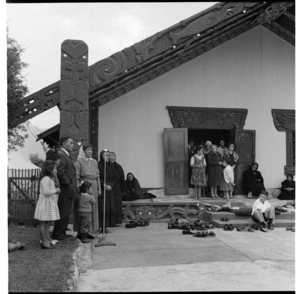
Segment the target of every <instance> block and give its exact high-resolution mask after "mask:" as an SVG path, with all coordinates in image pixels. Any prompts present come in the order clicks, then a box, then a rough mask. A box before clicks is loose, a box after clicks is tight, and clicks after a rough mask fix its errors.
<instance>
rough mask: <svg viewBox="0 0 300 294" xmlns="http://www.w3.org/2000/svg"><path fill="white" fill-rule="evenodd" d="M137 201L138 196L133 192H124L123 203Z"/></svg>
mask: <svg viewBox="0 0 300 294" xmlns="http://www.w3.org/2000/svg"><path fill="white" fill-rule="evenodd" d="M138 199H140V197H139V195H138V194H137V193H135V192H133V191H131V192H126V193H125V195H124V197H123V200H124V201H134V200H138Z"/></svg>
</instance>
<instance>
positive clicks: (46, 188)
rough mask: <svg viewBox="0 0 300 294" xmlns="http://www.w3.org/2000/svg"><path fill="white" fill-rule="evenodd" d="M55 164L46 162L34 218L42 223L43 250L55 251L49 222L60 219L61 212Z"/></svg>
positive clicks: (42, 172)
mask: <svg viewBox="0 0 300 294" xmlns="http://www.w3.org/2000/svg"><path fill="white" fill-rule="evenodd" d="M54 165H55V162H54V161H52V160H46V161H45V163H44V166H43V169H42V171H41V182H40V195H39V200H38V202H37V205H36V208H35V213H34V218H35V219H38V220H39V221H40V234H41V240H42V243H41V244H40V245H41V248H42V249H53V248H55V247H54V246H53V244H54V242H53V240H52V239H51V238H50V235H49V222H50V221H55V220H58V219H59V211H58V206H57V200H56V199H57V193H59V192H60V189H59V188H55V184H54V175H53V169H54Z"/></svg>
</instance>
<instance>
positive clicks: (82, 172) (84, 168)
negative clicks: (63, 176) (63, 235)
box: [73, 144, 101, 233]
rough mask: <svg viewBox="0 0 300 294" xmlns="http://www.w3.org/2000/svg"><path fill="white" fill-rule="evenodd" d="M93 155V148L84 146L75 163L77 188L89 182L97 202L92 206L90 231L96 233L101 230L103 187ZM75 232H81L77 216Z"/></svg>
mask: <svg viewBox="0 0 300 294" xmlns="http://www.w3.org/2000/svg"><path fill="white" fill-rule="evenodd" d="M92 155H93V147H92V146H91V145H89V144H84V145H82V146H81V147H80V149H79V154H78V157H77V160H76V161H75V162H74V167H75V170H76V180H77V186H79V185H80V183H81V182H89V183H91V184H92V190H93V195H94V197H95V200H96V202H95V203H94V204H93V205H92V208H93V212H92V222H91V223H90V230H89V231H90V232H93V233H95V232H97V231H98V230H99V212H98V196H100V195H101V187H100V178H99V169H98V164H97V161H96V160H95V159H94V158H92ZM76 208H77V207H76ZM76 208H75V205H74V211H75V210H76ZM76 211H77V210H76ZM75 214H76V212H75ZM73 230H74V231H78V230H79V224H78V221H77V217H75V216H74V228H73Z"/></svg>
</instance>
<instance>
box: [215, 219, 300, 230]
mask: <svg viewBox="0 0 300 294" xmlns="http://www.w3.org/2000/svg"><path fill="white" fill-rule="evenodd" d="M211 224H212V225H214V226H215V227H216V228H223V227H224V226H225V225H226V224H227V225H230V224H231V225H233V226H251V225H253V224H256V225H259V224H258V223H256V222H254V221H253V220H252V219H251V218H249V219H241V220H236V219H232V220H229V221H227V222H223V221H221V220H213V221H211ZM274 227H280V228H282V227H295V220H288V219H276V222H275V224H274Z"/></svg>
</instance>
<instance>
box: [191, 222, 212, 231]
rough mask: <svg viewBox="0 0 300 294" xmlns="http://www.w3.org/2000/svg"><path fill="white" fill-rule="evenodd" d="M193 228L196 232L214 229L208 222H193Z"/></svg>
mask: <svg viewBox="0 0 300 294" xmlns="http://www.w3.org/2000/svg"><path fill="white" fill-rule="evenodd" d="M194 227H195V229H196V230H200V231H201V230H208V229H214V226H213V225H212V224H210V223H209V222H206V221H202V220H197V221H195V222H194Z"/></svg>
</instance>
